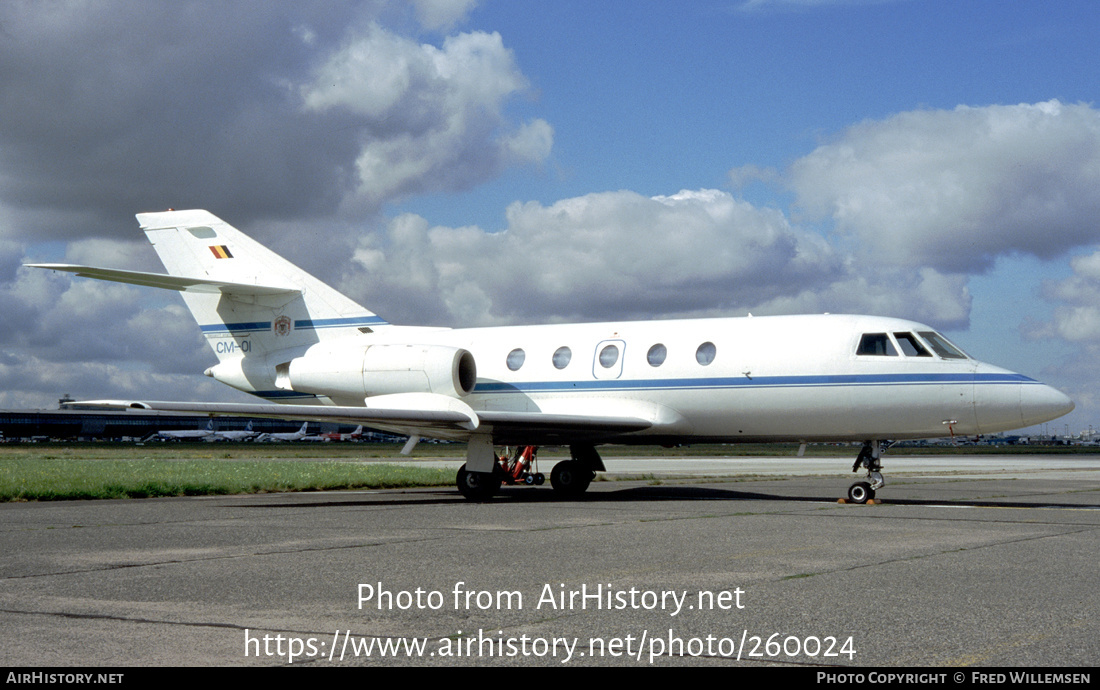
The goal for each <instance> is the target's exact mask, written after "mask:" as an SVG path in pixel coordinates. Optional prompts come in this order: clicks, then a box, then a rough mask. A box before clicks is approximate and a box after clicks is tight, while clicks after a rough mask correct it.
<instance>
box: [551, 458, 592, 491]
mask: <svg viewBox="0 0 1100 690" xmlns="http://www.w3.org/2000/svg"><path fill="white" fill-rule="evenodd" d="M595 476H596V473H595V472H593V471H592V470H590V469H588V468H587V467H585V466H584V465H582V464H581V463H579V462H577V461H576V460H564V461H562V462H559V463H558V464H556V465H554V469H553V471H552V472H550V486H552V487H554V491H555V492H556V493H557V494H558V495H559V496H561V497H562V498H577V497H578V496H580V495H581V494H583V493H584V492H585V491H587V490H588V485H589V484H591V483H592V479H593V478H594V477H595Z"/></svg>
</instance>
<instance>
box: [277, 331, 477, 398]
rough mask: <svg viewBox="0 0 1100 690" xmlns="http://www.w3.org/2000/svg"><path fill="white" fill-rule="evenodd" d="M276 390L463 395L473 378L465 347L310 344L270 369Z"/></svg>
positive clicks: (473, 368)
mask: <svg viewBox="0 0 1100 690" xmlns="http://www.w3.org/2000/svg"><path fill="white" fill-rule="evenodd" d="M276 373H277V378H276V382H275V385H276V386H277V387H278V388H282V389H286V390H294V391H297V392H300V393H313V394H316V395H326V396H329V397H331V398H334V399H340V398H346V399H349V400H351V399H354V400H356V401H358V402H359V403H361V402H362V400H363V398H367V397H371V396H374V395H390V394H394V393H438V394H440V395H447V396H450V397H453V398H461V397H464V396H466V395H468V394H469V393H470V392H471V391H472V390H473V389H474V384H475V383H476V382H477V367H476V365H475V364H474V356H473V355H472V354H470V352H469V351H467V350H463V349H461V348H456V347H446V346H442V345H367V346H365V347H353V348H349V347H343V348H331V347H323V348H317V347H314V348H310V350H309V351H307V352H306V354H305V355H303V356H301V357H297V358H295V359H292V360H291V361H289V362H286V363H284V364H280V365H279V366H278V367H276Z"/></svg>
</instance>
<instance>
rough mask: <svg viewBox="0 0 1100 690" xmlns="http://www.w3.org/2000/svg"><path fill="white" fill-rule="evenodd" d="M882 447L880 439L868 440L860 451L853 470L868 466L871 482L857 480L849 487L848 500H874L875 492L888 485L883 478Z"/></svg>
mask: <svg viewBox="0 0 1100 690" xmlns="http://www.w3.org/2000/svg"><path fill="white" fill-rule="evenodd" d="M881 459H882V449H881V447H880V445H879V442H878V441H867V442H866V443H864V444H863V448H862V449H861V450H860V451H859V456H858V457H857V458H856V462H855V464H854V465H852V471H853V472H858V471H859V468H860V467H865V468H867V478H868V479H869V480H871V481H869V482H856V483H855V484H852V485H851V486H849V487H848V501H849V502H851V503H859V504H863V503H867V502H868V501H873V500H874V498H875V492H876V491H878V490H879V489H881V488H882V487H883V486H885V485H886V480H885V479H883V478H882V462H881Z"/></svg>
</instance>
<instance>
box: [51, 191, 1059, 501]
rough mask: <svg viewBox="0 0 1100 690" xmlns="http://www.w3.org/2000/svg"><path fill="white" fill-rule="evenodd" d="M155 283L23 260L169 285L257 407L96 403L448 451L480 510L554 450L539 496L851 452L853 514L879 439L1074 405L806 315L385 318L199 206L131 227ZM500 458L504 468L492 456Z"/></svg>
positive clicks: (876, 325) (873, 485)
mask: <svg viewBox="0 0 1100 690" xmlns="http://www.w3.org/2000/svg"><path fill="white" fill-rule="evenodd" d="M137 218H138V222H139V223H140V225H141V228H142V230H144V231H145V234H146V235H147V236H148V238H149V241H150V242H152V244H153V247H154V248H155V249H156V252H157V254H158V255H159V256H160V259H161V261H162V262H163V263H164V265H165V267H166V268H167V270H168V274H159V273H144V272H135V271H123V270H116V269H108V268H93V267H87V266H74V265H68V264H30V265H32V266H35V267H38V268H47V269H54V270H58V271H68V272H71V273H75V274H77V275H79V276H85V277H88V278H97V279H100V280H109V281H116V282H122V283H130V284H135V285H145V286H151V287H158V288H164V289H169V290H177V291H179V292H180V293H181V294H182V296H183V299H184V301H185V302H186V303H187V306H188V308H190V310H191V312H192V314H193V315H194V317H195V318H196V320H197V321H198V323H199V327H200V328H201V329H202V333H203V335H204V336H205V337H206V339H207V341H208V343H209V344H210V347H211V348H212V349H213V350H214V353H215V354H216V355H217V358H218V364H216V365H215V366H212V367H210V368H209V369H207V370H206V372H205V373H206V375H207V376H210V377H213V378H214V379H216V380H218V381H221V382H222V383H225V384H227V385H230V386H232V387H234V388H237V389H240V390H242V391H245V392H248V393H251V394H252V395H255V396H257V397H259V398H263V399H265V400H266V401H267V403H264V404H247V403H244V404H238V403H182V402H144V401H142V402H138V401H117V400H116V401H95V402H97V403H98V404H101V405H114V406H125V407H131V408H139V409H150V410H175V411H185V412H198V413H205V414H210V415H237V416H249V417H279V418H291V419H301V420H310V421H322V422H344V423H350V424H364V425H367V426H370V427H374V428H377V429H381V430H385V431H392V432H395V433H399V434H405V435H408V436H409V442H408V443H407V444H406V446H405V449H404V452H406V453H408V452H410V451H411V450H412V448H413V447H415V445H416V444H417V442H418V441H419V440H420V439H421V438H422V437H428V438H438V439H456V440H462V441H465V442H466V443H467V455H466V463H465V465H463V466H462V467H461V468H460V469H459V471H458V475H457V477H456V482H457V484H458V488H459V490H460V491H461V492H462V493H463V494H464V495H465V496H467V497H468V498H471V499H474V500H485V499H487V498H489V497H491V496H492V495H493V494H494V493H495V492H496V491H497V490H498V489H499V488H500V486H501V483H502V482H508V483H515V482H527V483H542V481H543V478H544V477H543V475H542V474H541V473H538V472H535V471H533V470H534V469H535V467H534V464H533V462H532V461H533V459H534V457H535V449H536V448H537V447H538V446H540V445H546V444H554V445H565V446H569V448H570V454H571V459H570V460H566V461H562V462H559V463H557V464H556V465H555V466H554V469H553V472H552V473H551V477H550V481H551V485H552V486H553V488H554V489H555V490H556V491H557V492H558V493H559V494H561V495H563V496H578V495H580V494H582V493H583V492H584V491H585V490H586V489H587V488H588V485H589V482H591V481H592V479H593V478H594V476H595V473H596V472H598V471H602V470H604V469H605V468H604V464H603V461H602V460H601V458H600V456H599V454H598V452H597V450H596V447H597V446H599V445H602V444H660V445H675V444H686V443H702V442H721V443H733V442H765V441H772V442H777V441H792V442H799V443H802V444H805V443H809V442H843V441H848V442H851V441H854V442H862V443H863V447H862V450H861V451H860V453H859V456H858V458H857V459H856V466H855V467H854V468H853V471H855V470H857V469H858V468H859V467H861V466H862V467H863V468H865V469H866V470H867V478H866V480H865V481H857V482H856V483H854V484H852V485H851V487H850V488H849V490H848V497H849V499H850V500H852V501H854V502H857V503H863V502H866V501H867V500H869V499H871V498H873V497H874V495H875V491H877V490H878V489H879V488H881V487H882V485H883V479H882V473H881V462H880V457H881V450H882V443H883V442H884V441H886V440H888V439H890V440H900V439H918V438H935V437H943V436H948V435H966V436H970V435H977V434H988V433H992V432H998V431H1006V430H1009V429H1016V428H1020V427H1024V426H1030V425H1033V424H1039V423H1042V422H1046V421H1049V420H1052V419H1055V418H1057V417H1060V416H1061V415H1064V414H1066V413H1067V412H1069V411H1070V410H1072V409H1073V402H1072V401H1070V399H1069V398H1067V397H1066V396H1065V395H1063V394H1062V393H1060V392H1059V391H1057V390H1055V389H1053V388H1051V387H1049V386H1046V385H1043V384H1042V383H1039V382H1038V381H1035V380H1033V379H1031V378H1028V377H1027V376H1023V375H1021V374H1017V373H1014V372H1011V371H1007V370H1005V369H1001V368H999V367H995V366H992V365H990V364H986V363H984V362H979V361H977V360H975V359H973V358H971V357H969V356H968V355H966V354H965V353H964V352H963V351H962V350H961V349H959V348H958V347H956V346H955V345H953V344H952V343H951V342H949V341H948V340H947V339H946V338H944V337H943V336H942V335H940V334H939V333H937V332H936V331H935V330H934V329H932V328H930V327H928V326H925V325H922V324H919V323H914V322H912V321H905V320H901V319H893V318H882V317H877V316H851V315H830V314H823V315H809V316H768V317H755V318H754V317H744V318H715V319H686V320H665V321H644V322H613V323H582V324H561V325H543V326H510V327H493V328H466V329H449V328H426V327H410V326H398V325H393V324H390V323H387V322H386V321H385V320H383V319H382V318H381V317H379V316H377V315H375V314H374V313H372V312H370V311H368V310H367V309H365V308H363V307H362V306H360V305H358V304H356V303H355V302H354V301H352V300H351V299H349V298H347V297H346V296H344V295H343V294H341V293H339V292H337V291H336V290H334V289H333V288H331V287H329V286H328V285H326V284H324V283H323V282H321V281H319V280H317V279H316V278H314V277H313V276H311V275H309V274H308V273H306V272H305V271H303V270H301V269H300V268H298V267H297V266H295V265H293V264H292V263H290V262H289V261H287V260H286V259H283V258H282V257H280V256H279V255H277V254H275V253H274V252H272V251H270V250H269V249H267V248H265V247H263V246H262V245H260V244H259V243H257V242H255V241H254V240H252V239H250V238H249V237H247V236H246V235H245V234H243V233H242V232H240V231H239V230H236V229H235V228H233V227H231V226H229V225H228V224H226V223H225V222H223V221H222V220H220V219H219V218H217V217H215V216H214V215H212V214H211V213H208V212H207V211H201V210H194V211H167V212H163V213H142V214H139V215H138V216H137ZM497 445H507V446H515V447H517V448H518V449H519V450H517V451H516V453H515V455H514V456H513V457H511V458H509V457H507V456H504V457H498V456H497V453H496V450H495V446H497Z"/></svg>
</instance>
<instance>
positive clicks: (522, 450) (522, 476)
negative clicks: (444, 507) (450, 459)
mask: <svg viewBox="0 0 1100 690" xmlns="http://www.w3.org/2000/svg"><path fill="white" fill-rule="evenodd" d="M537 452H538V446H519V447H518V448H516V450H515V453H514V454H513V455H512V456H511V457H509V456H508V455H507V454H505V455H502V456H498V455H496V453H494V454H493V456H494V457H495V458H496V462H495V463H494V464H493V469H492V471H491V472H470V471H468V470H467V469H466V465H463V466H462V467H460V468H458V474H457V475H456V476H455V484H457V485H458V490H459V491H460V492H462V495H463V496H465V497H466V498H468V499H470V500H471V501H487V500H489V499H490V498H492V497H493V495H494V494H495V493H496V492H497V491H498V490H499V489H500V487H501V485H502V484H512V485H515V484H527V485H529V486H531V485H533V486H541V485H542V484H543V483H544V482H545V481H546V475H544V474H543V473H542V472H539V471H538V463H537V459H536V458H537ZM569 453H570V455H571V458H570V459H569V460H563V461H561V462H559V463H558V464H556V465H554V469H553V471H552V472H551V473H550V486H552V487H553V488H554V493H556V494H558V495H559V496H560V497H562V498H578V497H580V496H581V495H582V494H583V493H584V492H585V491H587V490H588V485H589V484H591V483H592V480H593V479H594V478H595V477H596V471H597V470H603V469H604V466H603V460H602V459H601V458H600V456H599V454H598V453H597V452H596V449H595V447H593V446H570V447H569Z"/></svg>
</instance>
